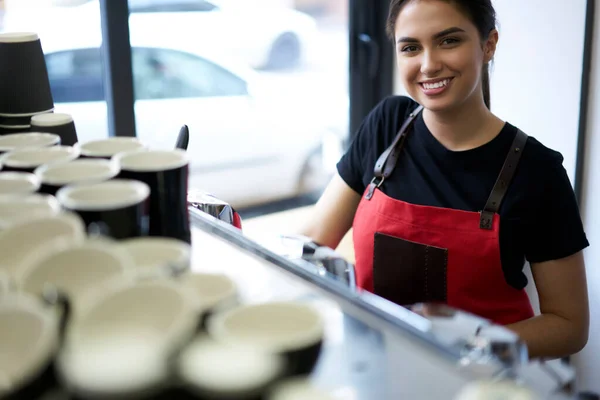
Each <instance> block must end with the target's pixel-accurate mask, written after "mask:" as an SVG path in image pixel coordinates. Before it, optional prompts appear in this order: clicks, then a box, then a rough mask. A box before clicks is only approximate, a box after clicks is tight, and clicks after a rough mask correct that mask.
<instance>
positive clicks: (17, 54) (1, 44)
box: [0, 32, 54, 135]
mask: <svg viewBox="0 0 600 400" xmlns="http://www.w3.org/2000/svg"><path fill="white" fill-rule="evenodd" d="M53 109H54V101H53V99H52V92H51V90H50V82H49V79H48V71H47V69H46V62H45V59H44V53H43V51H42V44H41V42H40V39H39V37H38V35H37V34H36V33H31V32H24V33H1V34H0V135H4V134H10V133H17V132H25V131H29V130H30V129H31V118H32V117H33V116H36V115H39V114H44V113H49V112H52V111H53Z"/></svg>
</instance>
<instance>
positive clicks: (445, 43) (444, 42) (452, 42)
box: [442, 38, 460, 45]
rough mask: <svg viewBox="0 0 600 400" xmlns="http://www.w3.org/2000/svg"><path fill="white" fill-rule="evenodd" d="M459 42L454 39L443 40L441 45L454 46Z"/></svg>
mask: <svg viewBox="0 0 600 400" xmlns="http://www.w3.org/2000/svg"><path fill="white" fill-rule="evenodd" d="M459 41H460V40H458V39H455V38H445V39H443V40H442V44H444V45H450V44H456V43H458V42H459Z"/></svg>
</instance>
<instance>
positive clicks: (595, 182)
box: [574, 5, 600, 392]
mask: <svg viewBox="0 0 600 400" xmlns="http://www.w3.org/2000/svg"><path fill="white" fill-rule="evenodd" d="M592 55H593V62H592V81H591V84H590V85H591V87H590V110H589V118H588V127H587V141H586V155H585V157H586V158H585V160H586V167H585V171H584V179H585V182H584V192H583V203H582V206H581V212H582V214H583V217H584V221H585V228H586V231H587V235H588V240H589V241H590V244H591V246H590V247H589V248H588V250H587V251H586V253H585V261H586V265H587V277H588V288H589V296H590V307H591V315H592V321H591V331H590V340H589V342H588V345H587V346H586V348H585V349H584V350H583V351H582V352H581V353H580V354H578V355H577V356H576V357H575V359H574V363H575V365H576V366H577V367H578V368H577V370H578V378H579V386H580V388H582V389H589V390H594V391H596V392H600V379H599V378H600V269H599V268H598V261H599V260H600V247H598V245H597V244H598V243H600V157H599V156H598V155H599V154H600V7H599V5H596V16H595V34H594V45H593V53H592Z"/></svg>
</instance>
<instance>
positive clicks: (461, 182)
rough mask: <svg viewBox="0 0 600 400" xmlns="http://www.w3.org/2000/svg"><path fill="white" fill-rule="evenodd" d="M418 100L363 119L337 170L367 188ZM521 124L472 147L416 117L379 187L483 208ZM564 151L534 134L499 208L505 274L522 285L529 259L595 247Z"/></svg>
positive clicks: (428, 202) (411, 199)
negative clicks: (451, 146)
mask: <svg viewBox="0 0 600 400" xmlns="http://www.w3.org/2000/svg"><path fill="white" fill-rule="evenodd" d="M417 106H418V104H417V103H416V102H414V101H413V100H412V99H410V98H408V97H403V96H392V97H388V98H386V99H385V100H383V101H382V102H381V103H380V104H379V105H378V106H377V107H375V108H374V109H373V110H372V111H371V113H370V114H369V115H368V116H367V117H366V118H365V120H364V121H363V123H362V124H361V126H360V128H359V130H358V133H357V135H356V137H355V138H354V140H353V142H352V144H351V146H350V148H349V149H348V151H347V152H346V154H345V155H344V156H343V157H342V158H341V160H340V161H339V163H338V165H337V168H338V173H339V174H340V176H341V177H342V179H343V180H344V181H345V182H346V183H347V184H348V185H349V186H350V187H351V188H352V189H354V190H355V191H356V192H357V193H360V194H363V192H364V190H365V188H366V187H367V186H368V184H369V182H370V181H371V179H372V178H373V168H374V165H375V162H376V161H377V159H378V158H379V156H380V155H381V153H383V152H384V151H385V149H386V148H387V147H388V146H390V145H391V144H392V142H393V140H394V138H395V137H396V134H397V133H398V130H399V129H400V127H401V125H402V123H403V122H404V120H405V119H406V118H407V117H408V114H409V113H410V112H411V111H413V110H414V109H415V108H417ZM516 133H517V128H515V127H514V126H512V125H511V124H509V123H506V124H505V126H504V127H503V129H502V131H501V132H500V133H499V134H498V135H497V136H496V137H495V138H494V139H492V140H491V141H490V142H488V143H486V144H484V145H482V146H480V147H477V148H474V149H471V150H466V151H451V150H448V149H446V148H445V147H444V146H443V145H442V144H441V143H440V142H438V141H437V139H436V138H435V137H434V136H433V135H432V134H431V132H430V131H429V129H428V128H427V126H426V125H425V122H424V120H423V113H420V115H419V116H418V117H417V119H416V120H415V123H414V124H413V128H412V130H411V132H410V133H409V134H408V137H407V139H406V141H405V144H404V148H403V149H402V152H401V154H400V157H399V160H398V163H397V165H396V168H395V170H394V172H393V173H392V175H391V176H390V177H389V178H387V179H386V180H385V181H384V183H383V184H382V185H381V186H380V189H381V190H382V191H383V192H384V193H385V194H386V195H388V196H390V197H392V198H395V199H398V200H402V201H405V202H408V203H412V204H418V205H425V206H433V207H444V208H453V209H459V210H465V211H474V212H477V211H480V210H481V209H483V207H484V206H485V203H486V201H487V199H488V197H489V195H490V193H491V191H492V188H493V187H494V184H495V182H496V179H497V178H498V175H499V173H500V170H501V169H502V165H503V164H504V160H505V159H506V155H507V154H508V151H509V148H510V146H511V144H512V141H513V139H514V138H515V135H516ZM562 162H563V157H562V155H561V154H560V153H558V152H556V151H553V150H551V149H548V148H547V147H545V146H544V145H542V144H541V143H540V142H539V141H537V140H536V139H534V138H533V137H529V138H528V140H527V144H526V146H525V150H524V151H523V154H522V156H521V160H520V163H519V166H518V168H517V171H516V173H515V176H514V178H513V180H512V183H511V185H510V187H509V188H508V192H507V193H506V196H505V197H504V200H503V202H502V205H501V207H500V209H499V212H498V213H499V214H500V252H501V262H502V268H503V270H504V276H505V278H506V281H507V282H508V284H510V285H512V286H513V287H515V288H517V289H522V288H524V287H525V286H526V285H527V278H526V277H525V275H524V273H523V265H524V263H525V260H527V261H529V262H532V263H536V262H543V261H549V260H556V259H560V258H563V257H567V256H569V255H572V254H575V253H577V252H578V251H580V250H582V249H584V248H585V247H587V246H588V245H589V243H588V241H587V238H586V235H585V232H584V230H583V224H582V221H581V217H580V214H579V208H578V206H577V202H576V200H575V195H574V193H573V189H572V187H571V183H570V181H569V177H568V175H567V173H566V171H565V169H564V167H563V165H562Z"/></svg>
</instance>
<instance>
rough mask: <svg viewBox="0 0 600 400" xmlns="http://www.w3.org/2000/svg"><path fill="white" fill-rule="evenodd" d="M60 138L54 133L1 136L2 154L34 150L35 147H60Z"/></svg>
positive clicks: (0, 148) (0, 147) (23, 133)
mask: <svg viewBox="0 0 600 400" xmlns="http://www.w3.org/2000/svg"><path fill="white" fill-rule="evenodd" d="M59 144H60V137H59V136H58V135H55V134H54V133H43V132H22V133H13V134H10V135H2V136H0V154H3V153H8V152H9V151H13V150H17V149H22V148H27V147H30V148H34V147H49V146H58V145H59Z"/></svg>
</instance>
